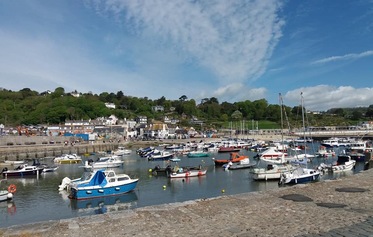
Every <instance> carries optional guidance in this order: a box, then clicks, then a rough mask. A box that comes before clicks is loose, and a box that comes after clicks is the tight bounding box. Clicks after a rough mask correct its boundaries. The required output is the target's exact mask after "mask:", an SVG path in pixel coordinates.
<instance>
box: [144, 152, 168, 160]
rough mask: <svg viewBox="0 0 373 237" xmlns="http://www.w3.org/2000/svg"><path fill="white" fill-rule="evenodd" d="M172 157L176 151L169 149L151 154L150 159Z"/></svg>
mask: <svg viewBox="0 0 373 237" xmlns="http://www.w3.org/2000/svg"><path fill="white" fill-rule="evenodd" d="M172 157H174V153H171V152H169V151H160V153H158V154H153V155H151V156H150V157H149V158H148V160H153V161H154V160H169V159H171V158H172Z"/></svg>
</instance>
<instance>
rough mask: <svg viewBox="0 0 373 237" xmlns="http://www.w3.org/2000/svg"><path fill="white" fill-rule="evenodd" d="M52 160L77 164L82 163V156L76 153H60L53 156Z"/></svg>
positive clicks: (59, 162)
mask: <svg viewBox="0 0 373 237" xmlns="http://www.w3.org/2000/svg"><path fill="white" fill-rule="evenodd" d="M53 161H54V163H58V164H79V163H82V158H81V157H80V156H78V155H77V154H62V155H61V156H59V157H56V158H54V159H53Z"/></svg>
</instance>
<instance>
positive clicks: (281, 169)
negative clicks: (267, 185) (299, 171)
mask: <svg viewBox="0 0 373 237" xmlns="http://www.w3.org/2000/svg"><path fill="white" fill-rule="evenodd" d="M294 169H295V168H294V167H293V166H292V165H286V164H282V165H280V164H267V165H266V166H265V167H256V168H253V169H252V170H251V171H250V173H251V176H252V178H253V179H254V180H276V179H280V178H281V174H283V173H285V172H288V171H292V170H294Z"/></svg>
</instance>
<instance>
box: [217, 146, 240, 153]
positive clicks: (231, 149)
mask: <svg viewBox="0 0 373 237" xmlns="http://www.w3.org/2000/svg"><path fill="white" fill-rule="evenodd" d="M240 150H241V148H238V147H233V146H221V147H219V149H218V152H219V153H221V152H239V151H240Z"/></svg>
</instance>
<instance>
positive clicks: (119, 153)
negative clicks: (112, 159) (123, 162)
mask: <svg viewBox="0 0 373 237" xmlns="http://www.w3.org/2000/svg"><path fill="white" fill-rule="evenodd" d="M131 153H132V151H131V150H130V149H126V148H125V147H122V146H120V147H118V149H116V150H115V151H113V155H116V156H124V155H129V154H131Z"/></svg>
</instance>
